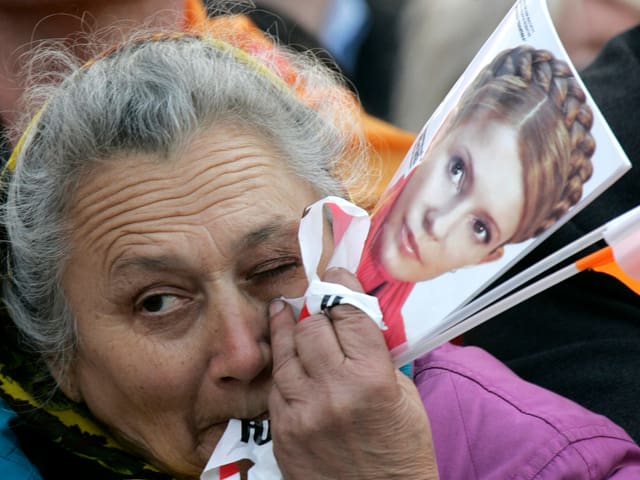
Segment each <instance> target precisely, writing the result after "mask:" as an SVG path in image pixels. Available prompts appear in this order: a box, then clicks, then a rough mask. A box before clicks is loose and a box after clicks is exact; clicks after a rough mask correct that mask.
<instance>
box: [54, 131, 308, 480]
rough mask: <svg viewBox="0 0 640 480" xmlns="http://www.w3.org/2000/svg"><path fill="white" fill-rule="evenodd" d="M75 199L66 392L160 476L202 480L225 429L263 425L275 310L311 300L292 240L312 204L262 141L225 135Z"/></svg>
mask: <svg viewBox="0 0 640 480" xmlns="http://www.w3.org/2000/svg"><path fill="white" fill-rule="evenodd" d="M74 200H75V201H74V206H73V209H72V211H71V212H70V223H71V226H72V228H73V232H74V233H73V238H72V254H71V257H70V259H69V262H68V267H67V268H66V270H65V272H64V277H63V285H64V289H65V293H66V296H67V299H68V301H69V303H70V306H71V309H72V312H73V314H74V315H75V318H76V319H77V330H78V338H79V344H78V355H77V358H76V359H75V361H74V363H73V364H72V368H71V373H70V377H69V381H68V382H67V383H64V384H63V389H64V390H65V393H67V394H68V395H69V396H71V397H72V398H74V399H75V400H79V401H85V402H86V403H87V405H88V406H89V408H90V410H91V411H92V412H93V413H94V414H95V415H96V416H97V417H98V418H99V419H100V420H102V421H103V422H104V423H105V424H106V425H108V426H109V427H110V428H111V429H112V430H113V432H114V433H115V434H116V436H117V437H119V438H120V439H121V440H123V441H125V442H126V443H127V444H128V445H130V446H131V447H132V448H134V449H135V450H136V451H138V452H139V453H141V454H142V455H144V456H145V457H146V458H148V459H151V460H152V462H154V463H155V464H156V465H158V466H159V467H160V468H162V469H164V470H168V471H170V472H172V473H174V474H179V475H183V476H198V475H199V474H200V472H201V469H202V468H203V467H204V465H205V463H206V461H207V459H208V458H209V456H210V454H211V453H212V451H213V449H214V447H215V445H216V443H217V441H218V439H219V438H220V436H221V435H222V432H223V430H224V429H225V426H226V422H227V420H228V419H229V418H231V417H233V418H240V419H252V418H256V417H259V416H262V415H264V414H265V413H266V410H267V395H268V392H269V389H270V385H271V380H270V375H271V350H270V345H269V336H268V332H269V328H268V322H267V315H266V306H267V303H268V302H269V300H271V299H272V298H274V297H278V296H280V295H285V296H289V297H296V296H300V295H302V294H303V293H304V289H305V287H306V277H305V274H304V271H303V268H302V266H301V261H300V256H299V250H298V245H297V228H298V222H299V219H300V217H301V215H302V211H303V208H304V207H305V206H306V205H308V204H310V203H312V202H314V201H315V200H317V195H316V194H315V193H314V191H313V190H312V189H311V188H310V186H309V185H308V184H307V183H306V182H304V181H302V180H300V179H299V178H298V177H296V176H294V175H293V174H291V173H288V172H287V170H286V169H285V168H284V164H283V163H282V160H281V159H280V158H278V154H277V153H276V152H275V151H274V149H273V148H271V147H270V146H269V145H268V144H267V143H266V142H265V141H264V140H262V139H261V138H258V137H256V136H254V135H249V134H246V133H243V132H241V131H238V129H233V128H227V129H222V128H219V129H217V130H216V131H215V132H214V133H211V132H208V134H206V135H201V136H200V137H198V138H197V139H196V140H195V141H194V142H192V143H191V144H190V146H189V148H188V149H187V150H186V151H185V152H184V154H183V155H182V156H181V158H180V159H179V160H178V161H177V162H169V163H164V164H160V163H158V162H154V161H152V159H151V158H147V157H145V156H144V155H140V156H137V157H130V158H124V159H122V160H121V161H119V162H115V163H112V164H109V165H104V166H101V167H100V168H99V169H98V171H95V172H93V173H92V175H91V176H90V178H88V179H87V181H85V182H84V183H83V185H82V186H81V187H80V189H79V192H78V193H77V195H76V197H75V199H74Z"/></svg>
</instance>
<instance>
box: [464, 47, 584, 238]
mask: <svg viewBox="0 0 640 480" xmlns="http://www.w3.org/2000/svg"><path fill="white" fill-rule="evenodd" d="M493 97H496V98H493ZM461 103H463V104H465V105H466V106H465V107H463V112H461V114H460V115H459V116H464V117H466V116H467V115H468V114H470V113H471V112H475V111H478V110H479V109H482V108H487V107H488V108H489V109H490V110H492V111H495V112H496V114H497V115H500V116H502V117H503V118H505V119H506V120H508V121H509V122H513V123H515V124H516V126H519V127H520V140H519V143H520V157H521V159H522V161H523V172H524V174H523V175H524V178H523V181H524V186H525V206H524V209H523V214H522V218H521V221H520V224H519V227H518V229H517V231H516V233H515V234H514V236H513V237H512V239H511V240H510V241H511V242H521V241H524V240H526V239H528V238H531V237H534V236H536V235H538V234H540V233H542V232H543V231H544V230H546V229H547V228H549V227H550V226H551V225H552V224H553V223H555V222H556V221H557V220H558V219H559V218H560V217H561V216H562V215H564V214H565V213H566V212H567V210H569V208H570V207H571V206H573V205H574V204H575V203H576V202H578V200H580V198H581V196H582V186H583V184H584V183H585V182H586V181H587V180H588V179H589V178H590V177H591V174H592V170H593V167H592V164H591V156H592V155H593V152H594V151H595V140H594V139H593V136H592V135H591V133H590V129H591V126H592V124H593V113H592V111H591V108H590V107H589V106H588V105H587V104H586V95H585V92H584V91H583V89H582V88H581V87H580V85H579V84H578V81H577V80H576V78H575V76H574V75H573V73H572V71H571V69H570V68H569V65H567V63H566V62H564V61H562V60H559V59H557V58H555V57H554V56H553V54H551V53H550V52H548V51H546V50H536V49H534V48H532V47H530V46H519V47H516V48H513V49H510V50H505V51H503V52H502V53H500V54H499V55H498V56H497V57H496V58H495V59H494V61H493V62H491V64H489V65H488V66H487V67H485V69H484V70H483V71H482V72H481V73H480V74H479V75H478V77H477V78H476V80H475V81H474V83H473V84H472V85H471V87H470V88H469V89H468V90H467V91H466V92H465V95H464V97H463V99H462V101H461ZM505 110H506V112H504V111H505Z"/></svg>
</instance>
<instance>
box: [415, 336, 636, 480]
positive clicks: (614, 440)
mask: <svg viewBox="0 0 640 480" xmlns="http://www.w3.org/2000/svg"><path fill="white" fill-rule="evenodd" d="M414 381H415V383H416V385H417V386H418V389H419V391H420V394H421V396H422V400H423V403H424V405H425V408H426V410H427V412H428V414H429V418H430V420H431V428H432V433H433V441H434V446H435V450H436V457H437V460H438V469H439V471H440V478H441V480H448V479H451V480H461V479H464V480H474V479H483V480H484V479H499V480H505V479H536V480H544V479H553V480H558V479H580V480H582V479H603V478H612V479H616V480H622V479H640V447H638V446H637V445H636V444H635V443H634V442H633V441H632V440H631V439H630V438H629V436H628V435H627V434H626V433H625V432H624V430H623V429H622V428H620V427H618V426H617V425H616V424H614V423H613V422H611V421H610V420H608V419H607V418H605V417H603V416H601V415H597V414H595V413H593V412H590V411H589V410H586V409H585V408H583V407H581V406H579V405H578V404H576V403H573V402H572V401H570V400H567V399H566V398H563V397H560V396H558V395H556V394H554V393H552V392H550V391H548V390H544V389H543V388H540V387H538V386H535V385H533V384H530V383H527V382H525V381H524V380H522V379H520V378H519V377H517V376H516V375H515V374H514V373H513V372H511V371H510V370H509V369H508V368H507V367H506V366H505V365H504V364H502V363H500V362H499V361H498V360H496V359H495V358H493V357H492V356H491V355H489V354H488V353H486V352H485V351H483V350H481V349H478V348H475V347H457V346H454V345H450V344H447V345H444V346H442V347H440V348H438V349H436V350H434V351H433V352H431V353H429V354H427V355H425V356H424V357H422V358H420V359H418V360H417V361H416V362H415V365H414Z"/></svg>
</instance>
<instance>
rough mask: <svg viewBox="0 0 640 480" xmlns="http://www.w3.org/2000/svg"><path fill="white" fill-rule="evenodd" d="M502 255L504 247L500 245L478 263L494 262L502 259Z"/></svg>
mask: <svg viewBox="0 0 640 480" xmlns="http://www.w3.org/2000/svg"><path fill="white" fill-rule="evenodd" d="M502 255H504V247H503V246H502V245H500V246H499V247H496V248H495V249H493V250H491V251H490V252H489V253H488V254H487V255H485V257H484V258H483V259H482V260H480V262H479V263H487V262H495V261H496V260H498V259H499V258H500V257H502Z"/></svg>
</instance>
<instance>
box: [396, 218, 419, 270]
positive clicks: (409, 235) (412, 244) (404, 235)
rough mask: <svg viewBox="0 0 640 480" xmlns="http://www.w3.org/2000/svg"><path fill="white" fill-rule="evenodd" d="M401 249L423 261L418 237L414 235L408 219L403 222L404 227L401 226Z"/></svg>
mask: <svg viewBox="0 0 640 480" xmlns="http://www.w3.org/2000/svg"><path fill="white" fill-rule="evenodd" d="M400 250H401V251H402V252H403V253H404V254H405V255H407V256H409V257H411V258H414V259H415V260H417V261H418V262H422V258H420V250H419V249H418V244H417V242H416V237H415V236H414V235H413V232H412V231H411V229H410V228H409V225H407V222H406V220H405V221H403V222H402V227H401V228H400Z"/></svg>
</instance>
